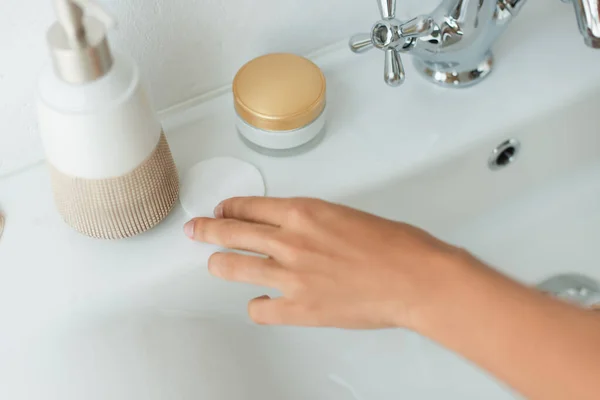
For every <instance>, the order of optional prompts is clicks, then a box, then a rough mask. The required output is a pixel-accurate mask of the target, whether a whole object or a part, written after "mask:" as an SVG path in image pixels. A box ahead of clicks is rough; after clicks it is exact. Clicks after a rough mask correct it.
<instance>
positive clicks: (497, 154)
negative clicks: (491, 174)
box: [488, 139, 521, 171]
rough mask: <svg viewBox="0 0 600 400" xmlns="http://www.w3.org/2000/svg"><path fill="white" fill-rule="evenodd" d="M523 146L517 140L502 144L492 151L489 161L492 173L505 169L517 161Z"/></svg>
mask: <svg viewBox="0 0 600 400" xmlns="http://www.w3.org/2000/svg"><path fill="white" fill-rule="evenodd" d="M520 149H521V144H520V143H519V141H518V140H517V139H509V140H507V141H505V142H502V143H501V144H500V145H499V146H498V147H496V148H495V149H494V150H492V154H491V155H490V158H489V160H488V166H489V167H490V169H491V170H492V171H496V170H499V169H501V168H504V167H506V166H508V165H510V164H512V163H513V162H515V160H516V159H517V155H518V154H519V150H520Z"/></svg>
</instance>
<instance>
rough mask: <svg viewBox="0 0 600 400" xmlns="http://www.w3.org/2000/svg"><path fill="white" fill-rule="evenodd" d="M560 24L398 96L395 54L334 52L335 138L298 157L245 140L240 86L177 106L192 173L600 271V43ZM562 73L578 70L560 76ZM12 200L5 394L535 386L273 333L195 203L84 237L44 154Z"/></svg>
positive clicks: (328, 393) (425, 350)
mask: <svg viewBox="0 0 600 400" xmlns="http://www.w3.org/2000/svg"><path fill="white" fill-rule="evenodd" d="M544 18H545V19H546V21H545V22H544V25H545V26H553V27H555V29H553V30H552V31H551V32H548V31H547V30H546V31H545V32H541V31H540V32H532V33H531V34H530V36H528V39H527V40H523V38H522V36H520V35H521V34H522V31H519V30H518V29H519V28H518V26H517V28H516V29H515V30H514V32H515V33H514V34H513V36H511V34H510V33H509V34H507V36H506V38H504V41H503V42H501V43H500V46H499V48H498V49H497V50H496V54H497V58H498V60H502V61H503V64H500V65H499V68H498V69H497V71H495V73H494V75H492V76H491V77H490V78H489V80H487V81H486V82H484V83H482V84H480V85H479V86H477V87H474V88H472V89H468V90H465V91H446V90H443V89H440V88H436V87H432V85H429V84H428V83H426V82H423V81H422V80H420V79H419V78H417V77H415V76H414V75H415V71H414V69H412V68H411V67H410V66H407V76H411V75H412V76H413V79H409V80H407V82H406V84H405V86H404V87H403V88H402V89H400V91H394V90H391V89H388V88H387V87H384V86H383V85H382V84H381V82H380V79H379V78H380V76H379V75H378V74H375V73H371V74H367V73H365V71H368V70H369V71H371V72H374V71H379V68H380V61H381V60H380V59H379V58H378V57H361V58H360V60H359V59H354V58H352V61H350V60H349V58H348V57H350V56H349V55H348V54H347V51H346V50H345V49H340V50H339V51H333V52H330V53H327V54H325V55H322V56H320V57H318V58H317V62H318V63H319V64H320V65H321V66H322V67H323V69H324V70H325V72H326V74H327V77H328V82H329V92H330V94H331V95H330V98H329V99H328V101H329V107H330V109H329V112H330V114H329V115H330V120H329V127H328V130H329V131H328V135H327V137H326V138H325V140H324V141H323V143H321V145H320V146H319V147H318V148H316V149H315V150H314V151H311V152H309V153H306V154H304V155H301V156H298V157H294V158H289V159H276V158H268V157H264V156H261V155H258V154H255V153H253V152H251V151H250V150H248V149H247V148H246V147H245V146H244V145H243V144H242V143H241V142H239V140H238V139H237V136H236V134H235V131H234V129H233V126H234V125H233V120H234V118H233V117H234V115H233V111H232V107H231V97H230V95H228V94H223V95H219V96H216V97H214V98H212V99H209V100H208V101H204V102H202V103H198V104H186V105H184V106H182V107H180V108H177V109H174V110H171V111H168V112H166V113H164V114H163V122H164V126H165V130H166V132H167V135H168V137H169V141H170V143H171V146H172V149H173V153H174V156H175V158H176V161H177V163H178V166H179V168H180V170H182V171H183V170H185V169H186V168H189V167H190V166H191V165H193V164H195V163H196V162H198V161H199V160H202V159H205V158H208V157H212V156H220V155H230V156H235V157H239V158H242V159H245V160H247V161H249V162H252V163H254V164H256V165H257V166H258V167H259V168H260V169H261V171H262V172H263V174H264V175H265V180H266V182H267V187H268V193H269V195H272V196H297V195H302V196H317V197H321V198H325V199H328V200H332V201H337V202H341V203H344V204H347V205H350V206H353V207H357V208H360V209H363V210H366V211H369V212H373V213H376V214H379V215H382V216H384V217H387V218H391V219H395V220H401V221H406V222H409V223H413V224H416V225H418V226H421V227H423V228H425V229H427V230H429V231H431V232H432V233H434V234H436V235H438V236H439V237H441V238H443V239H445V240H447V241H450V242H452V243H455V244H457V245H461V246H464V247H466V248H468V249H470V250H471V251H472V252H474V253H475V254H476V255H477V256H479V257H481V258H482V259H484V260H485V261H487V262H489V263H491V264H492V265H494V266H495V267H497V268H498V269H499V270H501V271H503V272H505V273H506V274H508V275H511V276H513V277H514V278H515V279H518V280H520V281H523V282H525V283H527V284H532V285H533V284H536V283H538V282H540V281H542V280H543V279H545V278H547V277H548V276H550V275H553V274H556V273H564V272H574V273H581V274H584V275H587V276H590V277H592V278H595V279H600V269H599V268H598V267H597V260H598V259H600V247H598V245H597V238H598V237H600V202H598V199H599V198H600V132H599V131H598V117H597V116H596V115H597V110H599V109H600V97H599V96H597V93H598V88H600V70H599V69H598V68H597V65H598V64H597V62H598V57H600V53H593V52H590V51H589V50H588V49H587V48H584V47H583V46H581V47H579V46H575V45H574V44H575V43H577V44H579V42H580V39H579V36H578V33H577V31H576V29H572V28H573V27H572V26H571V22H572V21H571V19H572V16H571V15H570V13H564V15H562V14H560V13H556V14H551V15H549V14H545V15H544ZM547 19H550V20H551V21H548V20H547ZM567 22H568V23H567ZM523 26H525V25H523ZM527 26H531V25H527ZM549 36H550V37H549ZM516 42H518V43H519V46H513V45H512V44H513V43H516ZM549 43H554V44H555V45H556V46H559V48H560V49H561V52H563V53H564V54H563V56H564V57H563V58H560V59H557V57H556V52H555V50H554V49H553V48H551V47H550V46H548V44H549ZM533 51H535V52H536V58H535V60H532V59H531V57H530V54H532V52H533ZM573 60H577V62H573ZM537 64H543V65H545V66H548V68H545V69H540V68H538V65H537ZM515 70H518V71H519V72H520V73H519V74H514V71H515ZM557 71H558V72H557ZM559 72H560V73H561V74H564V76H568V77H569V79H568V80H567V79H563V80H555V79H553V78H555V76H556V74H557V73H559ZM549 82H550V83H549ZM550 85H551V86H550ZM549 87H551V89H552V90H551V95H549V89H548V88H549ZM366 99H378V101H377V102H373V103H369V102H367V101H366ZM388 115H394V116H396V117H395V118H386V116H388ZM457 116H460V117H461V118H457ZM510 139H514V140H515V141H518V143H520V151H519V152H517V153H515V154H514V155H513V158H514V162H512V163H507V165H505V166H503V167H502V168H498V169H496V170H491V169H490V168H489V158H490V155H491V154H492V152H493V150H494V149H495V148H496V147H497V146H498V145H500V144H501V143H503V142H505V141H507V140H510ZM504 156H505V161H506V159H508V158H510V157H508V156H510V154H506V153H505V154H504ZM0 206H1V207H2V209H3V211H4V212H5V214H6V217H7V218H6V227H5V232H4V235H3V237H2V239H1V240H0V315H2V317H3V320H4V323H3V325H2V329H0V397H2V398H10V399H38V398H40V399H41V398H43V399H60V400H66V399H82V398H85V399H86V400H94V399H113V400H119V399H134V398H135V399H148V400H151V399H223V400H230V399H249V400H254V399H260V400H271V399H273V400H275V399H278V400H279V399H292V400H293V399H298V400H300V399H302V400H304V399H314V400H320V399H323V400H325V399H327V400H357V399H358V400H366V399H397V398H403V399H424V400H428V399H431V400H433V399H436V400H437V399H440V398H444V399H451V400H453V399H456V400H458V399H460V400H464V399H482V398H485V399H486V400H496V399H498V400H501V399H515V398H518V396H517V395H516V394H514V393H513V392H511V390H510V389H509V388H507V387H505V386H504V385H503V384H501V383H499V382H497V381H496V380H495V379H494V378H492V377H491V376H489V375H488V374H486V373H485V372H484V371H481V370H479V369H478V368H477V367H476V366H474V365H472V364H470V363H469V362H468V361H467V360H464V359H462V358H461V357H460V356H458V355H455V354H453V353H451V352H449V351H447V350H444V349H443V348H441V347H439V346H438V345H436V344H435V343H432V342H431V341H429V340H428V339H426V338H423V337H421V336H419V335H417V334H416V333H413V332H409V331H404V330H384V331H374V332H370V331H366V332H352V331H343V330H335V329H300V328H283V327H260V326H255V325H253V324H252V323H251V322H250V321H249V320H248V317H247V316H246V303H247V301H248V300H249V299H250V298H252V297H255V296H258V295H262V294H265V293H267V294H273V295H276V294H277V293H274V292H273V291H270V290H267V289H263V288H258V287H253V286H248V285H237V284H229V283H224V282H221V281H219V280H217V279H215V278H212V277H211V276H209V274H208V272H207V270H206V260H207V258H208V257H209V255H210V254H211V253H212V252H214V251H215V248H214V247H211V246H205V245H201V244H196V243H192V242H190V241H188V240H187V239H186V238H185V237H184V236H183V233H182V226H183V223H184V222H185V221H186V220H187V219H188V216H186V215H185V213H184V212H183V210H182V209H181V208H180V207H178V208H177V209H176V210H174V212H173V213H172V214H171V215H170V216H169V218H167V220H166V221H164V222H163V223H162V224H161V225H160V226H158V227H157V228H156V229H154V230H152V231H150V232H148V233H146V234H144V235H141V236H139V237H136V238H132V239H128V240H124V241H119V242H101V241H96V240H92V239H88V238H84V237H82V236H79V235H77V234H76V233H74V232H72V231H70V230H69V229H68V228H67V227H65V226H64V224H62V223H61V221H60V220H59V218H58V216H57V215H56V213H55V211H54V208H53V205H52V202H51V196H50V188H49V184H48V177H47V172H46V170H45V168H44V166H43V165H33V166H31V167H30V168H29V169H28V170H26V171H23V172H21V173H19V174H18V175H14V176H10V177H7V178H4V179H2V180H0ZM415 267H418V266H415Z"/></svg>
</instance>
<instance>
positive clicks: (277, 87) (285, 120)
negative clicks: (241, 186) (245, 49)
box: [233, 53, 326, 156]
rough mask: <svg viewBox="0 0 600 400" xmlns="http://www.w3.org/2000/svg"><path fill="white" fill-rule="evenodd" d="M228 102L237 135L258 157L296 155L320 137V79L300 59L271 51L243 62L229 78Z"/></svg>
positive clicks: (319, 73) (322, 94) (323, 109)
mask: <svg viewBox="0 0 600 400" xmlns="http://www.w3.org/2000/svg"><path fill="white" fill-rule="evenodd" d="M233 98H234V107H235V111H236V127H237V131H238V133H239V135H240V137H241V138H242V140H243V141H244V142H245V143H246V144H247V145H248V146H249V147H251V148H252V149H254V150H256V151H258V152H260V153H263V154H267V155H272V156H286V155H295V154H298V153H302V152H304V151H306V150H309V149H311V148H312V147H314V146H315V145H316V144H317V143H318V142H319V141H320V139H321V138H322V137H323V135H324V133H325V119H326V115H325V114H326V83H325V75H323V72H322V71H321V69H320V68H319V67H318V66H317V65H315V64H314V63H313V62H312V61H310V60H307V59H306V58H304V57H301V56H298V55H295V54H288V53H275V54H267V55H264V56H261V57H258V58H255V59H254V60H252V61H250V62H248V63H247V64H245V65H244V66H243V67H242V68H241V69H240V70H239V71H238V73H237V74H236V76H235V79H234V80H233Z"/></svg>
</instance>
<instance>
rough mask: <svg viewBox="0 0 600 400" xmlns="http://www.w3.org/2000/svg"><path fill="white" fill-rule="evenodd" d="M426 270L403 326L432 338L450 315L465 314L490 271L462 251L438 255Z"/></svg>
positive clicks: (423, 270)
mask: <svg viewBox="0 0 600 400" xmlns="http://www.w3.org/2000/svg"><path fill="white" fill-rule="evenodd" d="M428 266H429V268H423V269H422V275H423V276H422V277H421V283H420V284H419V285H417V289H418V290H416V293H415V300H414V301H413V302H412V304H413V306H412V307H410V309H409V315H408V318H407V321H405V322H406V323H405V324H404V326H405V327H407V328H409V329H411V330H414V331H416V332H419V333H420V334H423V335H425V336H429V337H431V336H435V333H436V332H435V330H436V329H438V328H437V326H439V325H441V324H442V323H444V322H443V321H444V320H447V319H448V316H449V315H451V314H453V313H456V312H459V313H460V312H467V311H466V310H464V311H463V309H464V305H465V303H469V302H471V301H472V298H473V296H474V295H475V294H476V292H480V291H481V290H482V288H483V286H484V282H485V281H486V280H488V279H489V278H490V274H491V273H493V271H492V270H491V269H490V268H489V267H488V266H487V265H485V264H483V263H482V262H481V261H479V260H478V259H476V258H475V257H474V256H472V255H471V254H470V253H469V252H467V251H466V250H462V249H456V250H454V251H450V252H444V253H441V254H437V255H436V256H435V258H434V259H433V260H432V261H431V262H430V263H428ZM450 318H452V317H450ZM446 322H447V321H446Z"/></svg>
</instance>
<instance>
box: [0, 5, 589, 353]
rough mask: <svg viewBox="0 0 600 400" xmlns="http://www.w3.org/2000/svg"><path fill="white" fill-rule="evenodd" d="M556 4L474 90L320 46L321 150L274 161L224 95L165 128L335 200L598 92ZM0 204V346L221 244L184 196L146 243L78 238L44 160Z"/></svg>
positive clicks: (509, 40) (526, 25) (571, 25)
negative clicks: (207, 240)
mask: <svg viewBox="0 0 600 400" xmlns="http://www.w3.org/2000/svg"><path fill="white" fill-rule="evenodd" d="M548 9H549V10H548V11H547V12H546V13H545V14H544V15H543V16H542V17H543V18H544V19H545V20H544V21H543V23H540V24H537V26H543V27H545V29H534V24H532V23H531V20H532V18H533V17H532V14H533V13H534V11H535V8H534V7H531V8H530V9H527V8H526V10H524V12H523V13H522V15H521V16H520V17H519V20H518V21H515V23H514V26H512V27H511V28H510V29H509V32H507V33H506V35H505V36H504V37H503V38H502V40H501V41H500V42H499V43H498V46H497V47H496V53H495V54H496V61H497V64H496V70H495V71H494V73H493V74H492V76H491V77H490V78H489V79H488V80H487V81H485V82H484V83H482V84H480V85H478V86H476V87H473V88H469V89H466V90H448V89H442V88H438V87H436V86H434V85H432V84H430V83H427V82H425V81H424V80H423V79H422V78H421V77H420V76H418V75H417V73H416V72H415V71H414V69H413V68H412V65H411V63H410V62H409V59H410V57H409V56H405V57H404V61H405V65H406V67H407V74H406V75H407V80H406V83H405V84H404V86H402V87H401V88H389V87H387V86H385V84H384V83H383V77H382V68H383V53H381V52H377V51H372V52H370V53H368V54H363V55H354V54H351V53H350V52H349V50H347V49H346V48H345V46H343V45H338V46H334V47H332V48H331V49H330V51H328V52H324V53H322V54H320V55H317V56H316V57H315V58H314V60H315V62H317V64H319V65H320V66H321V67H322V68H323V70H324V71H325V73H326V76H327V79H328V108H329V117H328V118H329V119H328V127H327V130H328V132H327V136H326V138H325V140H324V141H323V142H322V143H321V144H320V145H319V146H318V147H317V148H316V149H314V150H313V151H311V152H308V153H306V154H303V155H300V156H297V157H292V158H269V157H266V156H262V155H259V154H256V153H254V152H252V151H251V150H249V149H248V148H246V147H245V146H244V145H243V144H242V143H241V141H240V140H239V138H238V137H237V135H236V132H235V130H234V112H233V107H232V98H231V95H230V94H229V92H228V91H226V90H223V91H221V92H220V93H213V94H212V95H210V96H206V97H204V98H203V99H199V100H195V101H190V102H188V103H186V104H182V105H180V106H178V107H176V108H173V109H171V110H167V111H166V112H163V113H162V117H163V124H164V127H165V130H166V132H167V136H168V139H169V142H170V144H171V147H172V150H173V153H174V156H175V159H176V162H177V164H178V166H179V169H180V171H184V170H186V169H187V168H189V167H191V166H192V165H193V164H195V163H196V162H198V161H200V160H203V159H206V158H209V157H213V156H224V155H227V156H234V157H238V158H241V159H243V160H246V161H249V162H251V163H253V164H255V165H256V166H257V167H258V168H259V169H260V170H261V171H262V173H263V174H264V177H265V181H266V184H267V191H268V195H271V196H318V197H323V198H326V199H332V200H336V199H340V200H343V198H344V197H345V196H347V195H350V194H353V193H355V192H360V191H365V190H368V188H369V187H370V186H374V185H377V184H381V183H385V182H386V181H388V180H391V179H392V178H396V179H397V178H398V177H399V176H401V175H408V174H413V173H415V172H416V171H418V170H419V169H421V168H424V167H425V166H427V165H431V164H432V163H436V162H439V161H440V160H441V159H443V158H445V157H449V156H451V155H452V154H455V153H456V152H459V151H461V150H462V149H464V147H465V146H472V145H475V144H476V143H479V142H480V141H481V140H485V139H486V138H489V137H492V136H494V135H496V134H497V133H498V132H506V131H510V129H511V127H512V126H517V125H518V124H519V123H522V122H523V121H526V120H527V119H530V118H534V117H535V116H536V115H541V114H542V113H544V112H548V110H551V109H557V108H560V107H561V105H562V104H564V103H567V102H571V101H573V99H575V98H577V97H579V96H580V95H581V93H582V92H584V91H592V90H598V88H599V87H600V68H598V65H600V52H594V51H593V50H591V49H588V48H587V47H585V46H584V44H583V42H582V39H581V37H580V36H579V33H578V31H577V27H576V24H575V19H574V18H573V15H572V10H571V8H570V7H566V6H563V5H562V4H560V3H559V2H557V5H552V6H549V7H548ZM550 26H551V27H552V29H548V27H550ZM490 110H494V112H490ZM479 115H485V116H486V119H485V120H482V119H481V118H479V117H478V116H479ZM482 161H483V162H484V161H485V160H482ZM0 210H1V211H2V212H3V213H4V214H5V216H6V226H5V231H4V235H3V237H2V238H1V239H0V315H2V316H3V318H4V321H5V324H4V325H3V328H2V330H1V332H0V353H1V350H2V346H12V345H14V344H16V343H24V342H23V341H22V339H23V338H24V337H25V338H26V337H35V336H36V335H38V334H39V333H40V332H44V331H46V329H47V328H50V327H57V326H60V325H61V324H62V323H63V322H64V321H67V320H69V319H70V317H72V316H79V315H81V316H84V315H86V313H88V312H90V310H95V311H98V312H101V311H102V310H106V309H111V310H112V309H119V308H124V307H125V308H126V307H128V306H136V302H138V301H141V302H144V301H145V300H140V299H144V298H145V297H144V296H138V294H140V293H144V292H145V291H147V290H150V289H151V288H152V287H154V286H155V285H158V284H160V282H162V281H164V280H165V279H169V278H170V277H172V276H174V275H176V274H180V273H183V272H185V271H186V270H189V269H194V268H204V265H205V263H206V260H207V257H208V256H209V255H210V254H211V253H212V252H213V251H214V248H213V247H211V246H206V245H200V244H196V243H192V242H191V241H189V240H188V239H187V238H186V237H185V236H184V235H183V232H182V226H183V224H184V222H186V220H187V216H186V215H185V213H184V212H183V210H182V209H181V207H180V206H179V205H178V206H177V207H176V209H175V210H174V211H173V212H172V214H171V215H170V216H169V217H168V218H167V219H166V220H165V221H164V222H163V223H161V224H160V225H159V226H158V227H157V228H155V229H153V230H152V231H150V232H147V233H146V234H143V235H141V236H139V237H136V238H132V239H128V240H122V241H117V242H107V241H98V240H94V239H89V238H86V237H83V236H80V235H78V234H76V233H74V232H73V231H71V230H70V229H69V228H68V227H67V226H65V225H64V224H63V223H62V221H61V220H60V218H59V216H58V215H57V213H56V212H55V210H54V206H53V203H52V199H51V193H50V184H49V178H48V173H47V170H46V168H45V165H44V164H43V163H40V164H37V165H33V166H31V167H30V168H28V169H26V170H24V171H22V172H20V173H19V174H17V175H13V176H9V177H6V178H4V179H2V180H0ZM142 305H144V304H142ZM5 327H6V329H5Z"/></svg>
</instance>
